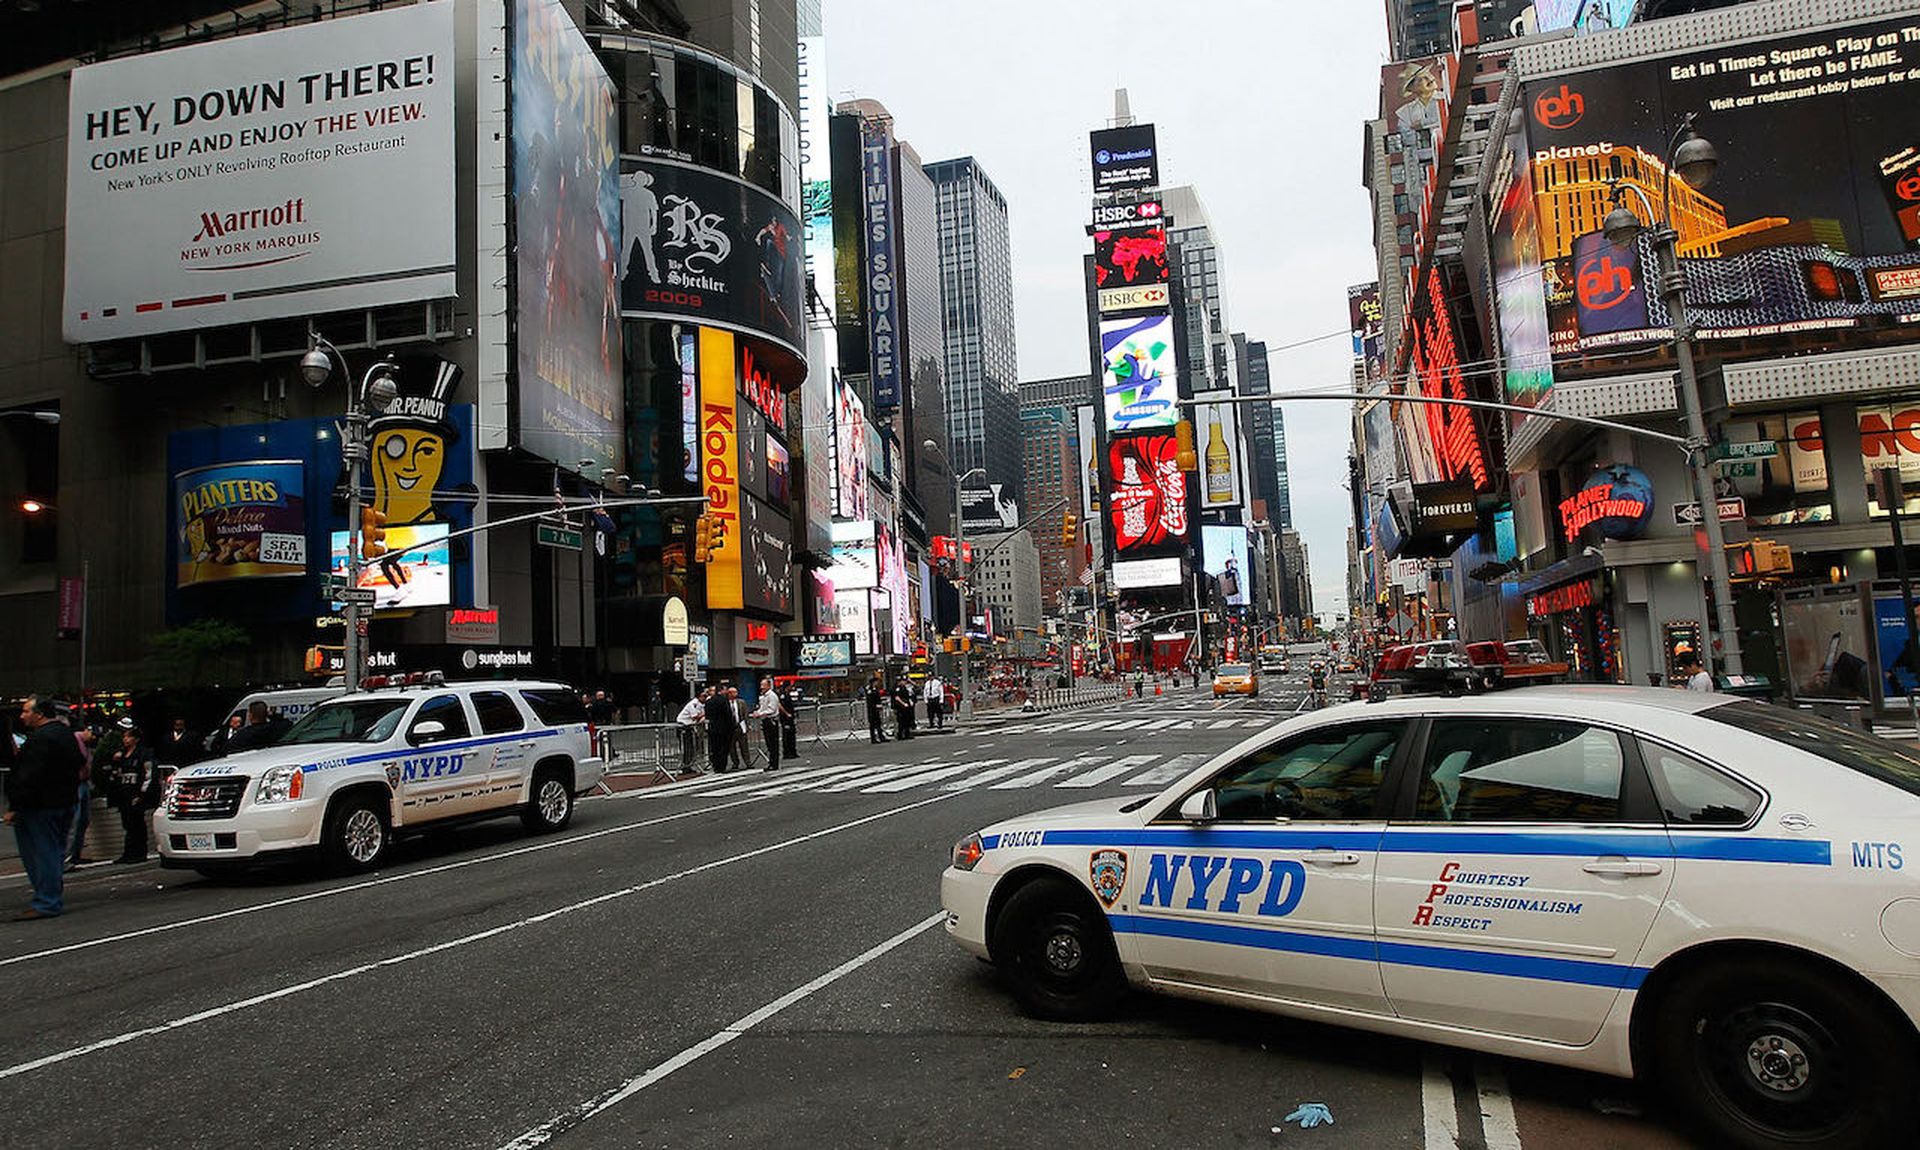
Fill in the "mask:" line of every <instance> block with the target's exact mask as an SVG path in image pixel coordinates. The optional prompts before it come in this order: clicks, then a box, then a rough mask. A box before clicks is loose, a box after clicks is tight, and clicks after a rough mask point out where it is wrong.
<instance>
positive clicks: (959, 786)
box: [940, 756, 1053, 791]
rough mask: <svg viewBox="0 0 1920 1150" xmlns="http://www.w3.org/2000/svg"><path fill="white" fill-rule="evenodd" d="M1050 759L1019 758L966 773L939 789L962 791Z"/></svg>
mask: <svg viewBox="0 0 1920 1150" xmlns="http://www.w3.org/2000/svg"><path fill="white" fill-rule="evenodd" d="M1052 761H1053V758H1052V757H1051V756H1049V757H1047V758H1044V759H1020V760H1018V761H1016V762H1011V763H1008V764H1007V765H1006V766H1004V767H992V768H989V769H988V770H984V771H980V772H977V773H975V774H971V775H968V776H967V777H966V778H964V779H955V780H953V781H952V782H950V783H947V784H945V785H944V786H942V787H941V788H940V789H941V790H943V791H964V790H966V789H967V788H968V787H977V786H979V785H980V784H982V783H990V782H992V781H993V780H995V779H1004V778H1006V777H1007V776H1008V775H1012V774H1018V773H1019V772H1021V771H1030V770H1032V769H1033V768H1035V767H1037V766H1039V765H1040V764H1041V763H1051V762H1052Z"/></svg>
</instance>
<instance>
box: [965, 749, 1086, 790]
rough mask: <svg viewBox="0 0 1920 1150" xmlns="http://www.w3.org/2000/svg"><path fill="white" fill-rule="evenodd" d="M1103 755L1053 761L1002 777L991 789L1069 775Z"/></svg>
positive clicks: (1003, 788) (1015, 787)
mask: <svg viewBox="0 0 1920 1150" xmlns="http://www.w3.org/2000/svg"><path fill="white" fill-rule="evenodd" d="M1105 757H1106V756H1104V755H1088V756H1085V757H1083V758H1078V759H1068V760H1067V761H1066V762H1064V763H1055V764H1053V765H1052V766H1050V767H1041V768H1040V769H1039V770H1037V771H1029V772H1028V773H1027V774H1024V775H1021V776H1019V777H1018V778H1012V779H1004V780H1002V781H1000V782H997V783H995V784H993V786H992V788H991V789H993V790H996V791H1011V790H1016V789H1019V788H1022V787H1031V786H1033V785H1034V784H1036V783H1044V782H1046V781H1047V780H1048V779H1051V778H1057V777H1059V776H1060V775H1070V774H1072V773H1073V772H1075V771H1081V770H1085V769H1086V768H1088V767H1090V766H1092V765H1093V764H1095V763H1097V762H1099V761H1100V760H1102V759H1103V758H1105ZM1042 761H1045V760H1042Z"/></svg>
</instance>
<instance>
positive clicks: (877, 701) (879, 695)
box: [867, 671, 887, 743]
mask: <svg viewBox="0 0 1920 1150" xmlns="http://www.w3.org/2000/svg"><path fill="white" fill-rule="evenodd" d="M886 700H887V685H886V683H885V682H884V681H883V680H882V679H881V678H880V672H878V671H875V672H874V673H873V678H871V679H869V680H867V741H868V742H870V743H884V742H886V741H887V731H886V728H885V727H884V726H882V725H881V721H880V708H881V706H882V705H883V704H884V703H885V702H886Z"/></svg>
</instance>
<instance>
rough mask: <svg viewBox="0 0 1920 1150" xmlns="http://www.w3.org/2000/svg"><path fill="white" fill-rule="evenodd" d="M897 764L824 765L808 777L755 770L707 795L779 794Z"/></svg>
mask: <svg viewBox="0 0 1920 1150" xmlns="http://www.w3.org/2000/svg"><path fill="white" fill-rule="evenodd" d="M897 765H898V764H895V763H862V764H847V765H843V766H838V767H825V768H822V769H821V770H819V771H817V772H815V773H814V774H813V775H812V776H811V778H810V779H809V778H808V777H806V776H801V775H788V776H787V777H786V778H784V779H783V778H781V777H779V774H780V773H779V772H778V771H774V772H771V773H769V772H767V771H760V772H757V773H758V774H759V776H760V777H759V778H757V779H735V780H733V782H732V785H730V786H726V787H722V788H720V789H719V790H717V791H709V792H707V794H708V796H709V797H712V796H715V795H745V794H755V795H761V794H780V793H782V792H784V791H788V790H797V789H799V788H801V787H811V786H816V785H821V784H825V783H837V782H840V781H841V780H843V779H850V778H853V777H854V776H856V775H866V774H872V773H874V772H875V771H884V770H889V769H891V768H893V767H895V766H897Z"/></svg>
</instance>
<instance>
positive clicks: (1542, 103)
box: [1533, 84, 1587, 131]
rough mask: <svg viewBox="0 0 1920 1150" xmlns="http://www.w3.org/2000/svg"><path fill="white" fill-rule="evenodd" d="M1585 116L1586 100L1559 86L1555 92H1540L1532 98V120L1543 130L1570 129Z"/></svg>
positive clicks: (1569, 89) (1563, 86) (1567, 88)
mask: <svg viewBox="0 0 1920 1150" xmlns="http://www.w3.org/2000/svg"><path fill="white" fill-rule="evenodd" d="M1586 114H1587V98H1586V97H1585V96H1582V95H1581V94H1580V93H1578V92H1576V91H1574V90H1573V89H1572V88H1569V87H1567V86H1566V85H1565V84H1562V85H1560V90H1559V91H1557V92H1542V93H1540V94H1539V95H1538V96H1536V97H1534V101H1533V118H1534V119H1535V120H1536V121H1538V122H1539V124H1540V126H1541V127H1543V128H1552V129H1554V130H1555V131H1559V130H1561V129H1564V128H1571V127H1573V126H1574V125H1575V124H1578V123H1579V122H1580V119H1581V117H1583V116H1585V115H1586Z"/></svg>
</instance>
